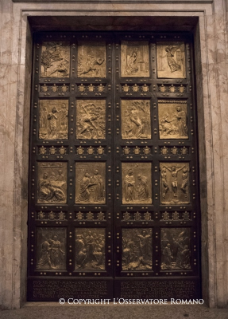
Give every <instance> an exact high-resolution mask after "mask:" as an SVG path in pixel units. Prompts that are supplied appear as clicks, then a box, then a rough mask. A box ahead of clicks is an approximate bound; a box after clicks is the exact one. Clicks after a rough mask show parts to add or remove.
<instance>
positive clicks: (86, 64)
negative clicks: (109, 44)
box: [78, 42, 106, 78]
mask: <svg viewBox="0 0 228 319" xmlns="http://www.w3.org/2000/svg"><path fill="white" fill-rule="evenodd" d="M78 77H87V78H92V77H99V78H105V77H106V45H105V43H104V42H99V43H95V42H91V43H87V44H85V43H83V44H79V46H78Z"/></svg>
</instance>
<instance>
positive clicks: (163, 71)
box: [157, 42, 186, 79]
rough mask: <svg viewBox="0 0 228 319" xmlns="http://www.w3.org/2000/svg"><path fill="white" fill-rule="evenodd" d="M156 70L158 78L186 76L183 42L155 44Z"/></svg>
mask: <svg viewBox="0 0 228 319" xmlns="http://www.w3.org/2000/svg"><path fill="white" fill-rule="evenodd" d="M157 70H158V78H170V79H178V78H179V79H183V78H186V66H185V44H184V43H183V42H179V43H159V44H157Z"/></svg>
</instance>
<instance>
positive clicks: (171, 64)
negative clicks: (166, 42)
mask: <svg viewBox="0 0 228 319" xmlns="http://www.w3.org/2000/svg"><path fill="white" fill-rule="evenodd" d="M177 50H178V47H171V46H167V47H166V48H165V51H166V52H167V55H166V56H167V62H168V65H169V67H170V70H171V72H176V71H178V70H181V65H180V64H178V63H177V61H176V60H175V59H174V53H175V52H176V51H177Z"/></svg>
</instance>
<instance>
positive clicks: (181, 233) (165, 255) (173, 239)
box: [161, 228, 191, 270]
mask: <svg viewBox="0 0 228 319" xmlns="http://www.w3.org/2000/svg"><path fill="white" fill-rule="evenodd" d="M161 251H162V257H161V269H164V270H167V269H170V270H177V269H186V270H187V269H191V260H190V259H191V251H190V229H187V228H170V229H168V228H163V229H161Z"/></svg>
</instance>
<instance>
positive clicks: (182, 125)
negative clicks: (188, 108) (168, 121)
mask: <svg viewBox="0 0 228 319" xmlns="http://www.w3.org/2000/svg"><path fill="white" fill-rule="evenodd" d="M176 111H177V113H176V114H175V117H176V119H177V125H176V126H177V134H179V135H180V136H186V135H187V125H186V113H185V111H183V110H182V108H181V106H177V108H176Z"/></svg>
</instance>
